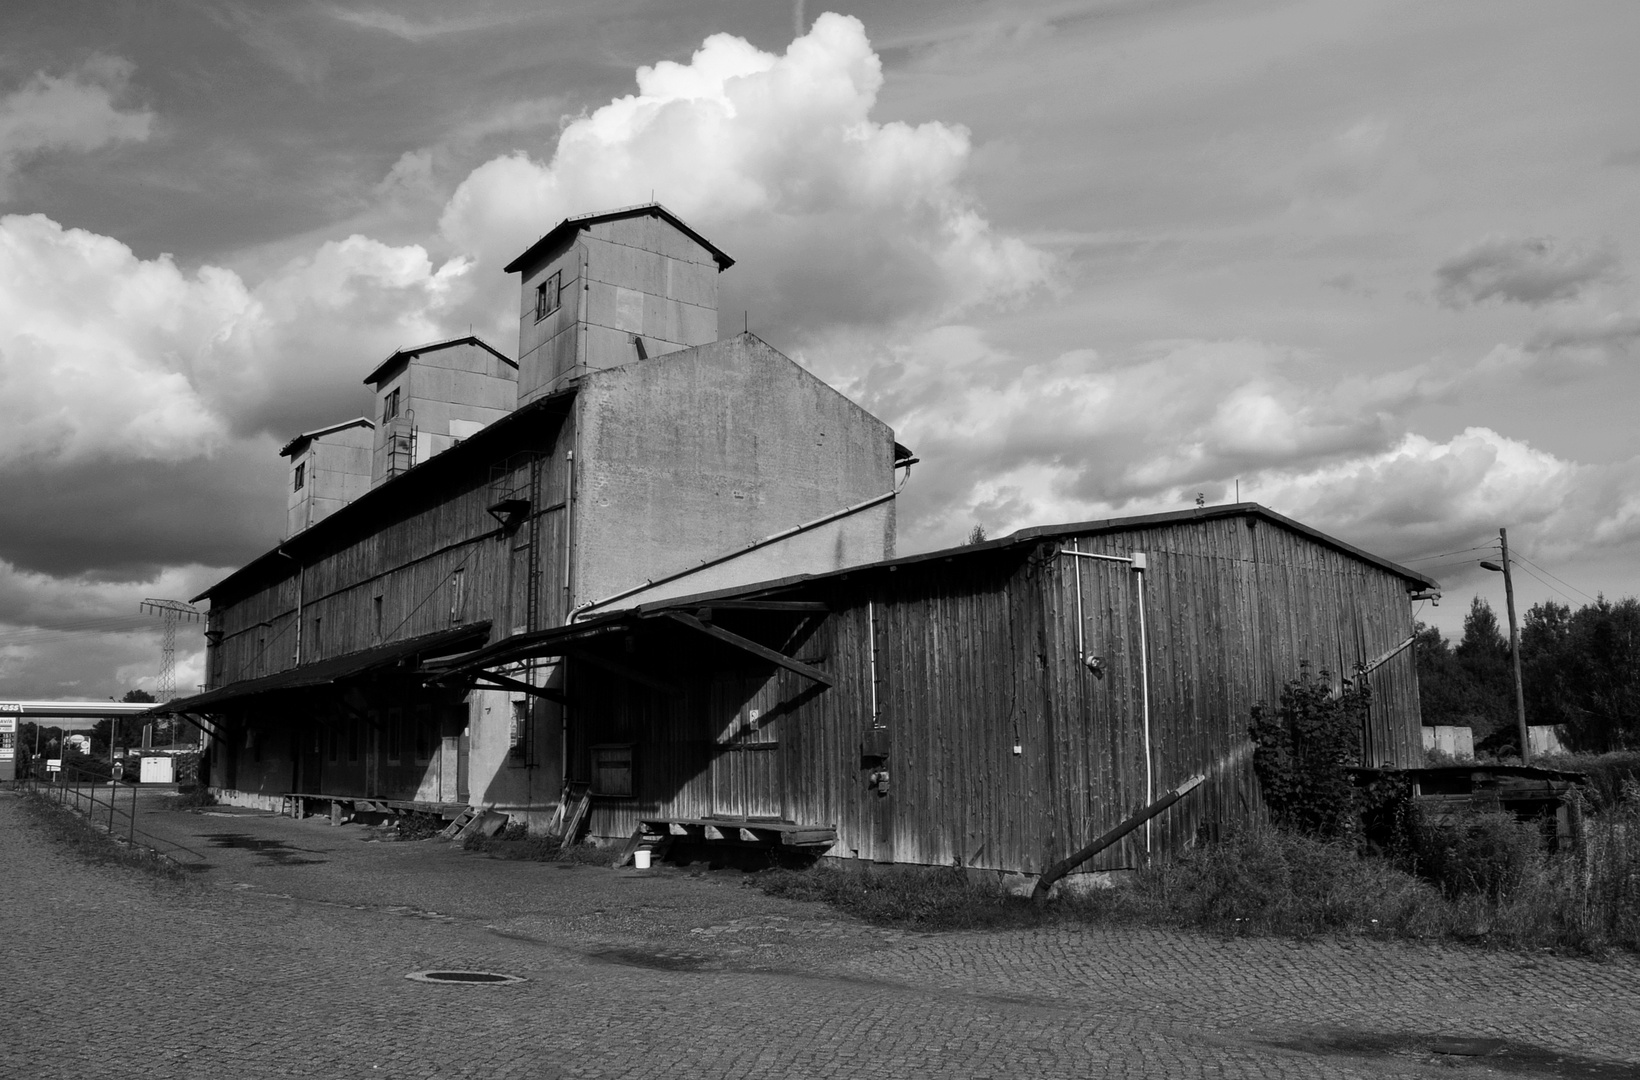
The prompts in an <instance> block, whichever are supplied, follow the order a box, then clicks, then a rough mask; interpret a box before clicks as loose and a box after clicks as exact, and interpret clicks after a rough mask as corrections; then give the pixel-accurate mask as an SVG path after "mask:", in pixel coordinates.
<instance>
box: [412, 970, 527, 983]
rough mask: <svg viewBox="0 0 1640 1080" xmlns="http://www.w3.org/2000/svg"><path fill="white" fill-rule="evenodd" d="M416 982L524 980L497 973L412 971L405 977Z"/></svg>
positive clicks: (507, 981) (505, 981)
mask: <svg viewBox="0 0 1640 1080" xmlns="http://www.w3.org/2000/svg"><path fill="white" fill-rule="evenodd" d="M405 978H406V979H412V980H414V981H416V982H426V983H461V984H464V985H467V986H472V985H474V984H494V983H516V982H523V981H524V980H523V979H522V978H521V977H520V976H517V975H503V974H502V973H501V972H499V971H412V972H411V973H410V974H408V975H406V976H405Z"/></svg>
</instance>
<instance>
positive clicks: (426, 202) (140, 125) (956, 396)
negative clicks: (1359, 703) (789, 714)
mask: <svg viewBox="0 0 1640 1080" xmlns="http://www.w3.org/2000/svg"><path fill="white" fill-rule="evenodd" d="M6 24H7V25H6V31H7V32H6V34H5V36H4V39H3V40H0V506H3V507H4V509H3V511H0V698H3V697H42V698H46V697H80V696H89V697H102V696H109V695H113V696H118V695H119V694H121V693H122V692H123V691H124V690H126V689H129V688H131V687H135V686H140V687H152V685H153V681H154V675H155V673H156V670H157V667H158V655H159V644H158V637H157V634H156V632H155V623H154V620H152V619H145V618H143V617H141V616H139V615H138V613H137V606H138V602H139V601H140V600H141V599H142V598H144V597H147V596H156V597H176V598H184V599H185V598H187V597H189V596H192V595H194V594H195V593H197V592H199V591H200V590H201V589H202V588H204V587H205V586H206V585H208V584H210V583H211V582H212V581H214V580H216V579H217V578H219V577H221V576H222V575H223V574H225V573H226V572H228V571H229V570H230V569H232V568H233V567H235V566H237V565H239V564H241V563H243V562H245V561H246V560H248V559H250V558H252V557H253V556H255V555H257V554H258V553H260V552H261V551H263V550H265V549H267V548H268V547H269V546H271V545H272V544H273V543H274V542H275V541H276V540H277V539H278V537H279V531H280V529H281V526H282V523H283V511H284V498H285V494H284V484H283V470H282V462H281V459H280V458H279V457H278V447H279V446H280V444H281V443H282V442H283V441H284V440H285V439H287V438H288V437H289V436H291V435H292V434H294V433H296V432H299V431H301V430H304V429H308V428H313V427H316V426H319V425H321V424H325V423H329V422H332V421H336V420H340V419H345V418H347V417H350V416H353V415H357V414H358V413H360V412H361V411H365V410H366V409H367V408H368V401H367V398H366V397H365V391H364V390H363V388H362V387H361V386H360V383H359V380H360V379H361V378H362V377H363V375H364V373H365V372H367V371H368V370H369V369H370V368H371V367H373V366H374V365H375V364H376V363H377V362H379V360H380V359H381V358H382V357H383V356H385V355H386V354H388V353H389V352H390V351H392V350H393V349H394V348H396V347H398V346H401V345H409V344H413V343H419V342H422V341H427V340H431V339H435V338H438V337H441V336H445V335H450V334H456V333H467V332H468V328H469V327H471V328H472V329H473V330H474V331H476V332H477V333H479V334H481V335H482V336H485V337H486V338H488V339H489V340H491V341H492V342H494V343H495V344H497V345H498V346H500V347H501V348H502V349H503V350H505V351H508V352H512V351H513V350H515V348H516V324H511V325H510V324H509V316H508V312H509V310H510V309H512V308H513V307H514V306H515V304H516V296H515V293H514V289H515V288H516V282H515V281H514V280H512V279H510V278H509V277H508V276H507V275H504V274H503V273H502V272H501V267H502V265H504V263H505V262H506V261H507V259H508V258H509V257H511V256H512V255H515V254H517V252H518V251H520V250H522V249H523V248H524V247H525V246H526V245H527V244H528V243H529V242H530V241H531V240H533V239H534V238H535V237H536V236H538V235H539V234H541V233H542V232H544V231H546V230H547V229H548V228H550V227H551V226H552V225H553V224H554V223H555V222H556V221H558V220H559V219H561V218H563V217H564V216H566V215H570V214H577V213H583V212H588V211H593V210H598V209H605V208H609V207H612V206H620V205H625V204H630V203H635V202H642V201H647V200H648V199H650V198H651V196H653V197H654V198H656V199H659V200H660V201H662V202H663V203H665V204H667V205H668V206H669V207H671V208H672V209H673V210H675V211H676V212H678V213H679V214H681V215H682V216H683V217H684V218H686V219H687V220H689V221H690V222H691V223H692V224H694V225H695V226H696V227H697V228H699V229H700V230H701V231H703V232H704V233H705V234H707V235H708V236H709V237H711V238H712V239H713V240H714V241H715V242H717V243H718V244H719V246H721V247H722V248H723V249H724V250H726V251H728V252H729V253H730V254H732V255H733V256H735V257H736V259H738V260H739V262H738V265H737V266H736V267H735V268H733V269H732V270H730V271H729V272H728V273H727V274H726V275H725V276H724V278H723V309H724V310H725V311H732V312H735V313H736V314H738V313H739V312H740V311H742V310H746V311H749V312H750V320H751V323H752V328H753V330H755V331H756V332H758V333H759V334H760V335H762V336H763V337H764V338H765V339H767V340H768V341H769V342H770V343H772V344H773V345H775V346H776V347H778V348H780V349H782V350H784V351H786V352H787V353H788V354H790V355H792V356H793V357H795V358H797V359H799V360H800V361H801V362H803V363H805V364H806V365H808V366H809V367H810V368H811V369H813V370H814V371H816V372H817V373H819V374H821V375H822V376H824V377H825V378H827V379H829V380H831V381H832V382H833V383H835V384H836V385H838V386H840V387H841V388H843V389H844V390H846V391H847V392H848V393H850V394H851V395H853V396H854V397H855V398H856V399H857V400H859V401H861V402H862V403H863V404H865V405H866V406H867V407H869V408H871V409H872V410H873V411H875V412H876V413H878V414H879V415H880V416H882V417H883V418H884V419H885V420H887V421H888V422H889V423H891V424H892V425H894V427H895V428H896V429H897V431H898V432H899V435H900V439H901V441H903V442H905V443H907V444H908V445H910V446H912V447H913V448H914V449H915V450H916V451H917V452H918V453H919V454H920V455H921V457H922V458H923V464H921V465H919V466H917V468H916V470H915V472H914V475H913V477H912V479H911V482H910V484H909V486H908V487H907V488H906V491H905V493H904V496H903V502H902V506H901V523H902V528H901V550H902V552H911V551H916V550H922V549H927V548H932V547H938V546H943V545H947V544H951V543H956V542H959V541H960V540H962V539H963V537H964V536H965V535H966V533H967V532H968V530H969V529H970V528H971V527H972V525H973V524H974V523H976V522H978V523H981V524H983V525H984V526H985V528H986V529H987V531H988V532H990V533H991V534H992V535H998V534H1000V533H1003V532H1006V531H1009V530H1012V529H1014V528H1017V527H1020V526H1024V525H1030V524H1040V523H1046V522H1055V521H1066V520H1076V519H1081V518H1087V517H1103V516H1111V515H1120V514H1128V513H1142V512H1149V511H1155V510H1167V509H1177V508H1182V507H1186V506H1189V505H1191V504H1192V503H1193V502H1194V501H1195V499H1196V498H1197V496H1198V494H1199V495H1201V496H1203V497H1205V498H1206V500H1207V501H1208V502H1210V503H1213V502H1221V501H1230V500H1232V499H1234V498H1235V495H1236V491H1237V490H1238V484H1239V491H1240V496H1241V498H1243V499H1247V500H1256V501H1258V502H1262V503H1264V504H1265V505H1267V506H1270V507H1272V508H1274V509H1276V510H1278V511H1280V512H1282V513H1285V514H1288V515H1291V516H1294V517H1297V518H1299V519H1300V520H1303V521H1305V522H1307V523H1310V524H1312V525H1315V526H1317V527H1319V528H1321V529H1323V530H1326V531H1329V532H1332V533H1334V534H1336V535H1337V536H1339V537H1341V538H1343V539H1346V540H1348V541H1350V542H1352V543H1356V544H1358V545H1361V546H1363V547H1366V548H1368V549H1370V550H1373V551H1376V552H1379V553H1381V554H1384V555H1386V556H1388V557H1391V558H1394V559H1398V560H1401V561H1404V562H1408V563H1410V564H1412V565H1415V566H1417V567H1419V568H1421V569H1425V570H1428V571H1429V572H1431V573H1433V574H1434V575H1435V576H1437V577H1439V578H1440V579H1441V580H1442V582H1443V584H1444V585H1445V586H1446V590H1447V598H1446V600H1445V601H1444V602H1443V603H1442V605H1441V606H1440V607H1439V608H1432V607H1425V608H1424V609H1422V610H1421V611H1420V613H1419V614H1420V617H1421V618H1425V619H1427V620H1431V621H1435V622H1436V623H1437V624H1439V625H1442V626H1443V628H1445V629H1447V630H1448V632H1449V633H1451V632H1453V631H1455V630H1456V628H1457V625H1458V621H1459V620H1460V619H1461V616H1462V612H1463V609H1464V608H1465V607H1466V606H1467V602H1468V598H1469V597H1470V596H1472V595H1475V594H1477V593H1478V594H1480V595H1483V596H1487V597H1489V598H1491V599H1492V600H1493V602H1494V604H1496V605H1498V606H1500V607H1501V603H1502V595H1501V594H1502V587H1501V581H1500V580H1499V579H1498V576H1497V575H1495V574H1488V573H1487V572H1485V571H1483V570H1480V569H1478V568H1476V566H1475V560H1477V559H1478V558H1481V557H1484V556H1485V554H1486V552H1485V551H1484V550H1479V551H1477V550H1470V549H1476V548H1482V549H1484V547H1485V546H1486V545H1487V544H1488V543H1490V542H1491V541H1492V540H1494V539H1495V538H1496V533H1497V529H1498V527H1499V526H1507V527H1508V528H1509V529H1510V539H1511V543H1512V546H1514V547H1515V548H1516V549H1517V551H1518V553H1519V554H1521V555H1522V556H1524V557H1525V558H1527V559H1529V560H1530V562H1529V563H1527V564H1525V565H1524V566H1523V567H1522V571H1523V572H1522V574H1521V575H1520V577H1519V586H1520V589H1519V591H1520V593H1521V594H1522V596H1521V600H1522V605H1523V606H1524V605H1525V604H1529V603H1532V602H1536V601H1538V600H1542V599H1557V600H1560V601H1562V602H1566V601H1570V602H1572V603H1574V605H1575V604H1579V603H1583V602H1585V601H1586V600H1587V599H1588V597H1589V596H1592V595H1595V594H1599V593H1605V594H1606V595H1608V596H1628V595H1634V594H1636V593H1640V562H1637V556H1640V429H1637V425H1636V423H1635V422H1634V419H1633V413H1634V411H1635V402H1636V401H1637V399H1640V394H1637V389H1640V372H1637V368H1636V361H1637V359H1640V286H1637V284H1636V270H1637V265H1640V214H1637V213H1636V210H1637V202H1640V110H1636V108H1635V104H1634V103H1635V102H1636V101H1640V65H1636V64H1635V63H1634V60H1633V44H1634V42H1636V41H1640V5H1636V4H1634V3H1633V2H1632V0H1610V2H1597V0H1588V2H1583V0H1569V2H1567V3H1562V4H1542V3H1510V2H1507V0H1469V2H1466V0H1446V2H1444V3H1440V4H1429V3H1421V2H1389V0H1340V2H1324V0H1309V2H1304V0H1154V2H1146V0H1125V2H1124V0H1095V2H1080V3H1079V2H1072V0H1062V2H1046V0H1044V2H1021V0H1009V2H1007V3H990V2H983V0H968V2H961V3H952V2H941V3H935V2H931V0H930V2H924V0H892V2H890V0H869V2H862V3H857V4H854V5H851V6H850V7H848V8H846V9H843V10H840V11H827V10H824V9H823V8H821V7H820V6H819V5H818V3H810V4H809V5H808V6H807V8H805V7H804V6H803V5H802V4H801V3H799V4H797V5H795V6H794V5H792V4H791V3H789V2H782V3H777V2H765V0H698V2H696V0H688V2H685V0H597V2H579V0H563V2H559V3H554V4H541V3H539V2H522V0H470V2H467V3H464V4H461V5H450V4H444V3H430V2H429V3H413V2H394V3H387V2H381V3H359V2H355V0H335V2H332V3H322V2H311V3H309V2H299V0H292V2H289V3H281V4H267V3H252V2H249V0H244V2H235V0H175V2H163V0H155V2H153V3H147V4H141V5H134V4H123V3H113V2H104V3H97V2H79V0H52V2H50V3H44V2H41V3H36V4H26V3H23V2H20V0H13V2H12V3H9V4H8V5H7V15H6ZM725 319H726V322H725V325H726V326H727V325H729V323H732V322H736V321H738V320H735V319H728V317H727V316H725ZM1453 553H1456V554H1453ZM201 670H202V663H201V656H200V654H199V638H198V635H197V632H195V633H193V634H188V633H186V632H185V633H184V634H183V638H182V641H181V644H180V649H179V675H178V683H179V686H180V688H181V689H183V690H191V689H192V688H193V686H194V684H196V683H197V682H198V681H199V672H200V671H201Z"/></svg>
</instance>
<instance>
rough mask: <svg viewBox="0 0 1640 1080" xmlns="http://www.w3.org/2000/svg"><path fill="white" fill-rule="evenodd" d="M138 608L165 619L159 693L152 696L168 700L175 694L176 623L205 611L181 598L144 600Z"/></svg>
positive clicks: (196, 617) (197, 617)
mask: <svg viewBox="0 0 1640 1080" xmlns="http://www.w3.org/2000/svg"><path fill="white" fill-rule="evenodd" d="M139 610H142V611H151V612H153V613H154V614H155V615H158V616H159V617H160V618H161V619H163V620H165V644H164V646H163V647H162V648H161V650H160V660H159V693H157V694H155V695H154V696H155V697H156V698H158V699H159V700H160V701H170V700H171V699H172V698H174V697H176V696H177V623H179V622H183V621H187V622H194V621H195V620H197V619H203V618H204V617H205V613H204V612H203V611H201V610H199V609H198V608H196V607H194V606H193V605H192V604H185V603H183V602H182V601H181V600H144V601H143V602H142V606H141V608H140V609H139Z"/></svg>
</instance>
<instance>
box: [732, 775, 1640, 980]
mask: <svg viewBox="0 0 1640 1080" xmlns="http://www.w3.org/2000/svg"><path fill="white" fill-rule="evenodd" d="M1421 829H1422V832H1421V833H1420V836H1419V839H1418V840H1417V842H1416V843H1417V848H1416V850H1413V851H1409V852H1406V853H1403V854H1401V855H1398V856H1395V857H1382V856H1377V855H1362V854H1359V853H1358V851H1357V849H1356V847H1355V846H1353V845H1352V844H1351V843H1348V842H1345V841H1327V840H1318V839H1314V838H1310V837H1305V836H1300V835H1298V834H1295V833H1289V832H1282V831H1278V830H1275V829H1249V830H1245V831H1242V832H1238V833H1232V834H1230V835H1228V836H1226V837H1225V838H1224V839H1223V840H1221V841H1219V842H1218V843H1214V844H1209V845H1204V846H1202V847H1198V848H1192V849H1190V850H1188V851H1186V852H1184V853H1183V854H1182V855H1181V856H1179V857H1178V858H1177V859H1175V860H1173V861H1172V862H1170V863H1167V864H1165V865H1162V866H1158V867H1155V868H1152V869H1149V870H1144V871H1140V872H1138V873H1135V874H1134V875H1132V877H1131V879H1130V880H1129V881H1127V882H1125V883H1123V884H1121V885H1119V886H1118V887H1116V888H1114V889H1107V890H1094V891H1087V892H1083V893H1079V894H1074V895H1063V896H1061V897H1059V898H1056V899H1055V900H1054V901H1053V902H1052V903H1050V904H1048V905H1047V906H1046V907H1044V908H1037V907H1036V906H1034V905H1033V904H1032V903H1031V902H1030V901H1029V900H1027V899H1025V898H1023V897H1016V896H1012V895H1010V894H1008V893H1006V892H1004V891H1003V890H1002V889H1001V888H1000V887H999V886H997V885H995V884H990V883H984V882H975V881H971V880H969V879H968V878H967V877H966V876H965V875H964V874H963V873H962V872H960V871H958V870H953V869H939V868H932V867H929V868H913V867H896V868H895V869H893V870H892V871H888V872H884V871H880V870H868V871H866V872H864V873H846V872H843V871H840V870H836V869H833V868H830V867H827V866H824V865H822V866H817V867H815V868H813V869H810V870H802V871H796V870H768V871H764V872H762V873H759V874H757V875H755V876H753V877H752V878H751V879H750V880H749V881H748V884H750V885H752V886H754V887H757V888H760V889H761V890H762V891H764V892H765V893H768V894H769V895H771V896H779V897H785V898H787V899H793V900H811V901H817V902H821V903H825V904H829V905H830V906H832V907H834V908H836V909H838V910H839V911H844V912H847V913H849V914H851V915H855V916H857V917H859V918H862V919H865V920H867V921H869V922H873V923H877V924H879V925H886V926H901V927H907V928H915V929H922V930H964V929H1007V928H1021V927H1030V926H1038V925H1045V924H1067V923H1070V924H1074V923H1103V924H1127V925H1146V926H1161V927H1167V928H1172V929H1192V930H1204V931H1208V932H1211V933H1217V934H1228V935H1259V936H1263V935H1270V936H1283V937H1296V938H1312V937H1318V936H1370V937H1376V938H1399V939H1406V940H1416V941H1445V942H1453V943H1467V944H1478V945H1484V946H1487V947H1492V948H1504V949H1517V950H1538V949H1555V950H1558V951H1562V952H1570V953H1579V954H1584V955H1599V954H1602V953H1606V952H1610V951H1613V950H1626V951H1635V952H1640V800H1634V801H1630V802H1627V803H1624V804H1623V805H1622V807H1619V808H1616V809H1614V810H1609V811H1607V812H1606V813H1605V814H1603V815H1600V816H1599V817H1598V818H1591V819H1590V821H1589V823H1588V826H1587V829H1586V837H1587V839H1586V844H1585V847H1584V850H1583V851H1582V852H1581V853H1579V854H1570V853H1568V854H1550V853H1548V852H1546V851H1545V850H1544V846H1543V843H1542V840H1541V837H1540V836H1539V834H1538V833H1537V832H1536V830H1535V828H1534V827H1532V826H1529V825H1522V824H1520V823H1518V822H1516V821H1515V820H1514V819H1513V818H1509V817H1506V816H1502V815H1476V816H1475V817H1474V818H1473V819H1470V820H1466V821H1463V822H1460V823H1459V825H1458V826H1456V827H1455V828H1451V829H1447V830H1444V831H1442V830H1437V829H1435V828H1434V827H1432V826H1431V827H1421Z"/></svg>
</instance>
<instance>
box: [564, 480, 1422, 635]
mask: <svg viewBox="0 0 1640 1080" xmlns="http://www.w3.org/2000/svg"><path fill="white" fill-rule="evenodd" d="M1231 517H1246V518H1253V519H1257V520H1263V521H1267V522H1269V523H1271V524H1272V525H1279V526H1280V527H1282V528H1284V529H1290V530H1292V531H1293V532H1296V533H1298V534H1300V535H1301V536H1304V537H1307V538H1308V539H1310V540H1313V541H1315V542H1316V543H1318V544H1321V545H1322V546H1323V547H1329V548H1332V549H1333V550H1334V551H1337V552H1340V553H1341V554H1344V555H1348V556H1350V557H1351V558H1354V559H1359V560H1360V561H1362V562H1364V563H1367V564H1369V565H1371V566H1376V567H1377V568H1378V569H1380V570H1383V571H1385V572H1386V573H1389V574H1392V575H1394V576H1395V577H1398V578H1400V579H1401V580H1402V581H1403V582H1405V583H1406V585H1407V591H1408V592H1413V591H1418V590H1423V589H1439V588H1440V587H1441V583H1440V582H1438V581H1436V580H1435V579H1434V578H1432V577H1430V576H1428V575H1427V574H1421V573H1419V572H1418V571H1416V570H1410V569H1408V568H1407V567H1404V566H1401V565H1400V564H1399V563H1393V562H1390V561H1389V560H1388V559H1385V558H1382V557H1380V556H1378V555H1374V554H1372V553H1371V552H1370V551H1363V550H1361V549H1360V548H1358V547H1356V546H1354V545H1353V544H1346V543H1345V542H1344V541H1342V540H1339V539H1338V538H1336V537H1333V536H1328V535H1327V534H1326V533H1324V532H1321V531H1320V530H1319V529H1312V528H1310V526H1308V525H1305V524H1303V523H1302V522H1298V521H1294V520H1293V519H1292V518H1290V517H1286V516H1285V515H1282V514H1278V513H1276V512H1275V511H1274V510H1271V509H1270V508H1269V507H1267V506H1261V505H1259V504H1258V503H1252V502H1244V503H1227V504H1225V505H1223V506H1207V507H1201V508H1198V509H1192V510H1172V511H1168V512H1166V513H1161V514H1139V515H1136V516H1134V517H1125V518H1105V519H1103V520H1094V521H1078V522H1071V523H1068V524H1064V525H1033V526H1031V527H1029V528H1025V529H1020V530H1019V531H1018V532H1014V533H1010V534H1009V535H1007V536H1001V537H998V538H996V539H995V540H982V541H980V542H979V543H977V544H961V545H959V546H957V547H949V548H940V549H938V550H936V551H925V552H923V553H921V554H919V555H902V556H900V557H898V558H894V559H882V560H880V561H878V562H871V563H859V564H856V565H854V566H845V567H841V568H840V569H837V570H828V571H826V572H825V573H821V574H794V575H792V576H791V577H784V578H775V579H772V580H769V581H759V582H753V583H750V584H746V585H736V586H733V587H730V588H725V589H716V590H713V591H711V592H706V593H699V594H696V595H693V596H682V597H674V598H669V599H666V600H655V601H651V602H650V603H647V604H643V603H640V604H638V605H636V606H634V607H631V608H628V609H624V610H630V611H645V612H646V611H652V610H661V609H664V608H673V607H678V608H687V607H691V606H698V605H701V604H705V603H709V602H710V601H712V600H714V599H719V600H721V599H734V598H737V597H738V598H743V599H744V598H748V597H753V596H766V595H771V594H774V593H779V592H784V591H788V590H791V589H794V588H798V587H800V586H804V585H809V584H814V583H819V582H824V581H835V580H838V579H840V578H846V577H849V576H851V575H859V574H870V573H873V572H876V571H884V572H887V571H892V570H895V569H897V568H899V567H902V566H904V567H911V566H916V565H918V564H921V563H931V562H938V561H941V560H950V559H967V558H974V557H977V556H983V555H985V554H987V553H992V552H1004V551H1010V550H1015V549H1024V548H1027V547H1030V546H1032V545H1035V544H1040V543H1044V542H1046V543H1052V542H1054V541H1057V540H1061V539H1067V538H1069V537H1073V536H1089V535H1098V534H1100V533H1122V532H1131V531H1132V530H1135V529H1149V528H1156V527H1158V526H1166V525H1183V524H1188V523H1190V522H1195V521H1212V520H1214V519H1217V518H1231ZM646 588H647V587H646ZM596 606H597V607H600V608H602V607H605V606H606V605H604V604H599V605H596ZM607 607H608V608H609V609H610V610H611V611H614V610H616V608H615V604H614V603H613V602H610V603H608V604H607Z"/></svg>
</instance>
